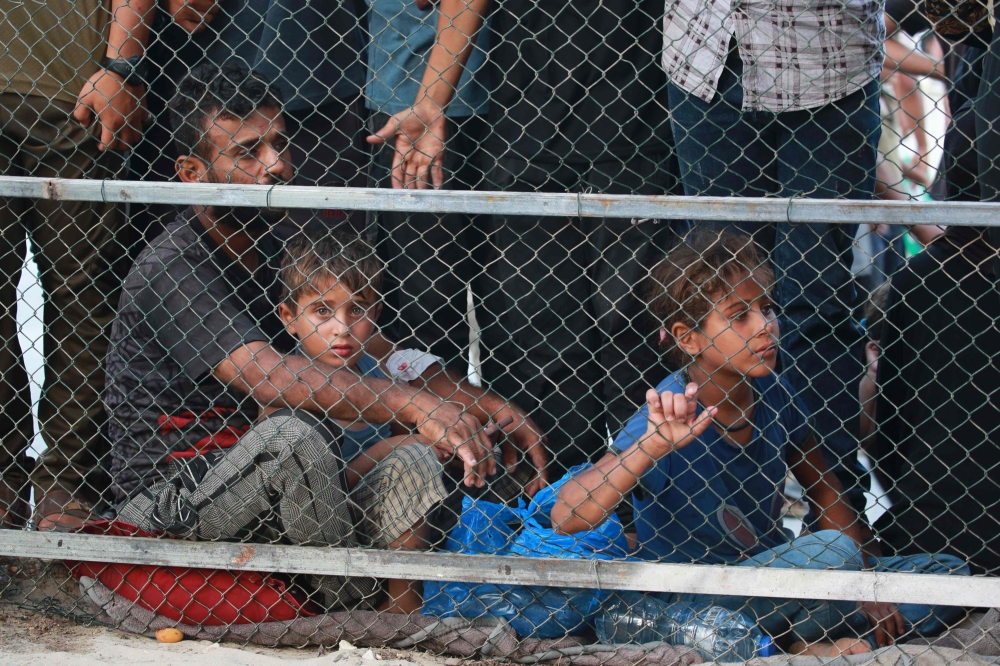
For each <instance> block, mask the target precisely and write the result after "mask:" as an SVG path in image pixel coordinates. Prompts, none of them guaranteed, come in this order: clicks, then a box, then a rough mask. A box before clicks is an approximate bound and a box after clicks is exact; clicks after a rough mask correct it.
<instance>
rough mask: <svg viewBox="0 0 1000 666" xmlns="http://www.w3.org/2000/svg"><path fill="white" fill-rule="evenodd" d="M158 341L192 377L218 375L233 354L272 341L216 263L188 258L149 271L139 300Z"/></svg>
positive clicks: (172, 261)
mask: <svg viewBox="0 0 1000 666" xmlns="http://www.w3.org/2000/svg"><path fill="white" fill-rule="evenodd" d="M136 307H137V308H138V309H139V311H140V312H141V314H142V315H143V316H144V317H145V321H146V323H147V324H148V325H149V326H150V328H151V329H152V331H153V334H154V335H155V336H156V340H157V342H158V343H159V344H160V346H161V347H162V348H163V349H164V350H165V351H166V353H167V354H169V355H170V357H171V358H173V359H174V360H175V361H176V362H177V363H178V364H179V365H180V366H181V367H182V368H183V369H184V372H185V373H186V374H187V375H188V377H190V378H191V379H194V380H197V379H198V378H200V377H201V376H202V375H204V374H206V373H208V372H211V371H213V370H214V369H215V368H216V366H218V365H219V363H221V362H222V361H223V360H224V359H225V358H226V357H227V356H229V354H230V353H232V352H233V350H235V349H238V348H239V347H242V346H243V345H245V344H247V343H249V342H255V341H265V342H267V341H268V337H267V336H266V335H265V334H264V333H263V332H262V331H261V330H260V329H259V328H258V326H257V324H256V323H255V322H254V319H253V317H251V316H250V314H249V313H248V312H246V310H245V309H244V308H243V306H242V305H241V304H240V301H239V300H237V299H236V298H235V297H234V296H233V294H232V291H231V289H230V288H229V286H228V283H227V282H226V280H225V279H224V278H223V276H222V275H221V273H219V271H218V270H216V269H215V268H214V266H213V265H212V264H211V263H210V262H207V261H206V262H203V263H201V264H199V265H196V266H192V265H191V264H190V263H189V262H188V261H187V260H186V258H185V257H184V256H183V255H178V256H176V257H175V258H174V259H172V260H171V261H169V262H168V263H166V264H159V265H158V266H156V267H153V269H152V270H151V271H150V273H149V279H148V280H147V282H146V285H145V287H144V288H143V289H142V290H141V291H140V292H139V294H138V297H137V298H136Z"/></svg>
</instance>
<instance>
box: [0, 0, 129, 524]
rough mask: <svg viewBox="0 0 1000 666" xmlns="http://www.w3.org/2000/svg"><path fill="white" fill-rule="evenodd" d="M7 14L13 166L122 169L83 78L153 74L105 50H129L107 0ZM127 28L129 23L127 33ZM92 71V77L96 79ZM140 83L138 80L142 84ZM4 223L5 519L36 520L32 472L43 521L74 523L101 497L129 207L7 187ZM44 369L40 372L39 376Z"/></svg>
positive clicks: (73, 174)
mask: <svg viewBox="0 0 1000 666" xmlns="http://www.w3.org/2000/svg"><path fill="white" fill-rule="evenodd" d="M7 4H8V6H7V8H6V9H5V10H4V13H3V19H2V21H0V42H2V45H3V49H2V52H0V81H2V83H3V92H2V93H0V117H2V122H0V164H2V173H3V174H4V175H7V176H35V177H45V178H93V179H104V178H115V177H116V176H118V175H119V174H120V173H121V171H122V169H123V166H124V159H123V155H122V154H121V153H119V152H116V151H115V150H108V148H112V149H114V148H118V147H120V145H118V144H116V143H114V142H113V141H111V138H110V137H107V136H105V137H101V136H100V134H99V133H96V132H89V131H88V130H87V129H86V128H85V127H82V126H81V125H80V124H79V123H77V122H76V120H74V118H73V116H74V113H73V111H74V104H75V103H76V101H77V93H78V92H80V89H81V88H85V87H87V86H89V85H90V82H97V84H98V85H102V83H103V82H104V81H105V80H113V81H114V83H115V85H116V86H117V87H118V88H119V89H120V90H121V94H122V95H125V96H130V97H131V96H134V97H135V98H136V99H137V98H139V97H141V96H142V86H141V84H139V85H127V84H123V83H122V81H121V78H120V76H119V74H115V73H113V72H111V71H108V70H106V69H102V67H101V59H102V58H103V57H104V56H105V55H107V56H108V57H110V58H117V57H119V53H118V51H117V49H116V45H117V44H120V43H121V42H115V41H114V39H115V37H116V35H115V34H114V33H113V34H112V42H111V43H110V44H109V43H108V41H107V39H106V38H105V31H106V30H107V25H108V21H109V18H110V13H109V3H108V2H106V1H105V0H75V1H72V2H71V1H68V0H50V1H49V2H44V3H7ZM117 37H120V35H117ZM88 79H89V81H88ZM130 83H135V82H130ZM3 207H4V216H3V225H2V234H0V266H2V267H3V269H2V270H3V273H2V275H3V283H2V287H0V303H2V308H3V315H2V317H0V337H2V348H0V377H2V381H0V404H2V405H3V414H2V417H0V432H2V433H3V445H2V447H0V527H20V526H23V525H24V524H25V522H26V521H27V518H28V515H27V514H28V504H27V500H28V491H29V488H28V485H27V483H28V474H29V473H30V474H31V481H32V483H33V484H34V488H35V500H36V503H37V506H36V511H35V517H36V523H37V526H38V527H39V528H40V529H51V528H53V527H55V526H64V525H67V524H74V523H75V522H77V520H78V518H77V517H78V516H81V515H84V516H85V515H87V514H88V513H89V508H90V506H92V505H93V504H94V503H95V502H97V501H98V500H99V499H100V496H101V492H102V490H103V486H104V485H105V483H104V482H103V481H102V478H101V477H102V473H101V470H100V462H99V461H100V458H101V455H102V454H103V453H104V452H105V451H106V443H105V442H104V440H103V438H102V435H101V432H100V431H101V424H102V422H103V414H102V410H101V400H100V395H101V391H102V390H103V387H104V370H103V366H102V363H103V360H104V354H105V352H106V350H107V344H108V343H107V338H106V337H105V328H106V327H107V326H108V325H109V324H110V322H111V319H112V318H113V316H114V309H113V305H112V303H113V300H112V299H113V298H115V294H116V293H117V290H118V288H119V286H120V276H118V275H116V272H115V269H114V268H115V267H114V264H115V261H116V258H117V257H120V256H122V254H123V247H122V246H121V245H120V244H119V242H118V234H119V231H120V230H121V227H122V223H123V220H122V216H121V211H120V210H119V209H118V207H117V206H115V205H114V204H108V203H90V202H83V201H45V200H37V199H36V200H29V199H17V198H11V199H5V200H4V203H3ZM28 243H30V246H31V250H32V253H33V254H34V257H35V261H36V262H37V264H38V269H39V279H40V281H41V285H42V289H43V291H44V293H45V304H44V309H43V310H42V311H40V312H34V313H31V315H32V316H34V317H38V318H40V319H42V320H43V321H44V324H45V336H44V338H43V342H44V354H45V380H44V385H43V387H42V397H41V401H40V403H39V405H38V421H39V426H40V429H41V435H42V438H43V439H44V441H45V446H46V448H45V452H44V453H43V454H42V456H41V458H40V459H39V461H38V463H37V465H35V466H34V470H33V471H32V469H31V462H32V461H31V459H30V458H29V457H28V456H27V451H28V448H29V446H30V444H31V440H32V438H33V426H32V415H31V404H30V402H31V393H30V391H29V378H28V375H27V372H26V370H25V365H24V359H23V358H22V350H21V346H20V343H19V341H18V324H17V317H16V315H17V309H18V293H19V292H18V288H17V285H18V282H19V280H20V278H21V269H22V266H24V261H25V255H26V252H27V246H28ZM36 381H37V379H36Z"/></svg>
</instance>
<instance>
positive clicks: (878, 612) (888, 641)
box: [860, 601, 906, 647]
mask: <svg viewBox="0 0 1000 666" xmlns="http://www.w3.org/2000/svg"><path fill="white" fill-rule="evenodd" d="M860 606H861V612H862V613H863V614H864V615H865V617H867V618H868V621H869V622H870V623H871V625H872V628H873V629H874V630H875V641H876V642H877V643H878V646H879V647H886V646H889V645H892V644H893V642H895V639H896V637H897V636H902V635H903V633H904V632H905V631H906V627H905V626H904V624H903V616H902V615H901V614H900V612H899V609H898V608H896V604H891V603H889V602H886V601H864V602H862V603H861V604H860Z"/></svg>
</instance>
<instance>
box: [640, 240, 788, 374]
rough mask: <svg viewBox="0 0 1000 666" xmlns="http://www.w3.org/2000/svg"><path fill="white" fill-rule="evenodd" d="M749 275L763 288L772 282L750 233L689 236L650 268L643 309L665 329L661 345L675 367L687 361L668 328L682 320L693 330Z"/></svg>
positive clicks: (681, 365)
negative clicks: (645, 303) (716, 304)
mask: <svg viewBox="0 0 1000 666" xmlns="http://www.w3.org/2000/svg"><path fill="white" fill-rule="evenodd" d="M748 275H752V276H753V278H754V279H756V280H757V281H758V282H761V283H763V284H765V285H767V286H770V285H771V284H772V283H773V282H774V272H773V271H772V270H771V267H770V266H768V265H767V263H766V262H765V261H764V259H763V258H761V256H760V255H759V254H758V252H757V248H756V247H755V246H754V242H753V240H752V239H751V238H750V237H748V236H743V235H739V234H734V233H729V232H717V231H700V232H695V233H693V234H691V235H690V236H689V237H688V238H687V239H686V240H685V241H683V242H682V243H681V244H680V245H678V246H677V247H675V248H674V249H673V250H671V251H670V252H668V253H667V256H666V257H665V258H664V259H663V261H661V262H660V263H659V264H658V265H657V266H656V267H655V268H654V269H653V270H652V272H651V273H650V279H649V282H648V286H647V289H646V297H647V301H648V303H649V306H648V307H649V311H650V313H652V315H653V317H655V318H656V321H657V323H659V325H660V326H661V327H662V328H665V329H666V330H667V338H666V340H664V341H663V345H664V347H665V348H666V355H667V361H668V362H669V363H670V364H671V365H672V366H673V367H674V368H680V367H683V366H684V365H685V364H686V362H687V360H688V359H687V355H686V354H685V353H684V352H683V351H681V349H680V347H678V346H677V341H676V340H674V339H673V336H672V335H671V333H670V330H671V327H673V325H674V324H677V323H681V324H684V325H686V326H689V327H690V328H692V329H694V328H698V326H699V325H700V324H701V321H702V319H703V318H704V317H705V315H707V314H708V313H709V312H710V311H711V310H712V309H713V308H714V302H715V300H718V298H719V296H722V295H724V294H728V293H729V292H731V291H732V290H733V288H734V286H735V285H738V284H740V282H742V281H743V280H746V279H748Z"/></svg>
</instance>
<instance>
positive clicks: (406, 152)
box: [368, 0, 489, 189]
mask: <svg viewBox="0 0 1000 666" xmlns="http://www.w3.org/2000/svg"><path fill="white" fill-rule="evenodd" d="M488 7H489V0H441V4H440V7H439V8H438V26H437V28H438V34H437V40H436V41H435V43H434V46H433V48H432V49H431V52H430V55H429V56H428V58H427V67H426V68H425V69H424V75H423V79H422V81H421V84H420V90H419V91H418V92H417V97H416V99H415V100H414V103H413V106H412V107H411V108H409V109H406V110H405V111H401V112H399V113H397V114H396V115H394V116H393V117H392V118H390V119H389V121H388V122H387V123H386V124H385V126H384V127H383V128H382V129H380V130H379V131H378V132H376V133H375V134H373V135H371V136H369V137H368V143H372V144H381V143H385V142H387V141H389V140H390V139H391V138H392V137H393V136H395V137H396V146H395V147H396V154H395V156H394V157H393V163H392V186H393V187H395V188H408V187H416V188H418V189H425V188H428V187H441V185H443V184H444V172H443V171H442V169H441V164H442V159H443V156H444V143H445V140H446V139H447V136H446V130H445V116H444V113H445V109H447V108H448V104H449V103H451V99H452V97H454V95H455V90H456V88H457V87H458V82H459V80H460V79H461V78H462V72H463V71H465V63H467V62H468V60H469V56H470V55H471V53H472V48H473V44H474V42H475V38H476V34H477V33H478V32H479V29H480V28H481V27H482V25H483V20H484V16H485V14H486V10H487V9H488Z"/></svg>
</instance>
